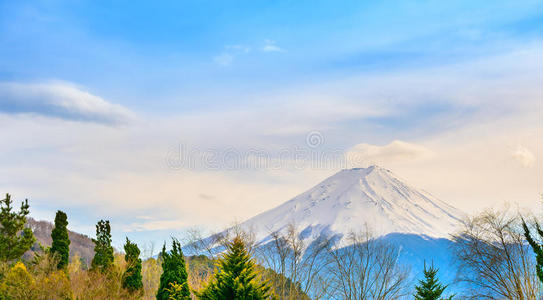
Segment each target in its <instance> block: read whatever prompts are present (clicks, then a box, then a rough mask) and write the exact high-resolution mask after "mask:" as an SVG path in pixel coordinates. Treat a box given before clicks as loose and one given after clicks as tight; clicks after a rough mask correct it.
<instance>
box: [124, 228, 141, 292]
mask: <svg viewBox="0 0 543 300" xmlns="http://www.w3.org/2000/svg"><path fill="white" fill-rule="evenodd" d="M124 252H125V255H124V260H125V261H126V270H125V272H124V274H123V278H122V283H123V288H125V289H127V290H128V291H129V292H131V293H136V292H141V290H142V289H143V282H142V276H141V258H140V249H139V248H138V245H136V244H135V243H132V242H131V241H130V240H129V239H128V238H126V244H124Z"/></svg>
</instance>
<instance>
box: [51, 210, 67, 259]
mask: <svg viewBox="0 0 543 300" xmlns="http://www.w3.org/2000/svg"><path fill="white" fill-rule="evenodd" d="M51 238H52V239H53V244H52V245H51V250H50V251H51V254H53V255H56V256H58V257H59V262H58V266H57V268H58V269H64V268H65V267H66V266H67V265H68V260H69V258H70V238H69V237H68V217H67V216H66V213H64V212H63V211H60V210H59V211H57V214H56V216H55V228H54V229H53V231H52V232H51Z"/></svg>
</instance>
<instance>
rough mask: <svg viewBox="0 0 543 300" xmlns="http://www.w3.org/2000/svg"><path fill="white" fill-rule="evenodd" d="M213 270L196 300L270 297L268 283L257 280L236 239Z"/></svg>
mask: <svg viewBox="0 0 543 300" xmlns="http://www.w3.org/2000/svg"><path fill="white" fill-rule="evenodd" d="M217 267H218V271H217V273H216V274H215V276H214V278H213V279H212V280H211V281H210V282H209V284H208V285H207V286H206V287H204V289H203V290H201V291H200V292H198V293H196V296H197V297H198V299H203V300H218V299H232V300H263V299H270V298H271V297H272V295H271V293H270V287H269V286H268V284H267V283H263V282H260V281H259V279H258V278H257V273H256V272H255V263H254V261H253V259H252V258H251V255H250V254H249V253H248V251H247V249H246V247H245V244H244V242H243V241H242V239H241V238H240V237H236V238H234V240H233V241H232V242H231V243H230V244H229V245H228V248H227V252H226V253H225V254H224V255H223V256H222V257H221V258H220V259H219V261H218V263H217Z"/></svg>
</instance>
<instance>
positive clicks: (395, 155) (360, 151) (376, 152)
mask: <svg viewBox="0 0 543 300" xmlns="http://www.w3.org/2000/svg"><path fill="white" fill-rule="evenodd" d="M346 155H347V159H348V160H349V162H350V163H351V164H352V165H353V166H358V167H360V166H368V165H373V164H377V165H387V164H390V163H404V162H412V161H416V160H420V159H424V158H429V157H432V156H433V152H432V151H430V150H429V149H427V148H426V147H424V146H421V145H416V144H411V143H407V142H403V141H397V140H396V141H392V142H391V143H389V144H388V145H385V146H377V145H371V144H358V145H355V146H354V147H352V148H351V149H349V150H348V151H347V154H346Z"/></svg>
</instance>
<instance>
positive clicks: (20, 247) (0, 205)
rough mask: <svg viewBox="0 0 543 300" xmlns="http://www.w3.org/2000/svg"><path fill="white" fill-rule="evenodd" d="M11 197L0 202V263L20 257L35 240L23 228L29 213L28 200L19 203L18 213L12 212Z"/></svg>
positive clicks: (28, 229) (27, 230)
mask: <svg viewBox="0 0 543 300" xmlns="http://www.w3.org/2000/svg"><path fill="white" fill-rule="evenodd" d="M12 203H13V201H11V196H10V195H9V194H6V198H5V199H3V200H0V209H1V210H0V261H4V262H5V261H10V260H14V259H17V258H19V257H21V256H22V255H23V254H24V253H25V252H26V251H28V250H29V249H30V247H32V245H33V244H34V242H35V241H36V239H35V238H34V234H33V233H32V230H31V229H30V228H28V227H25V224H26V216H27V215H28V214H29V213H30V210H29V207H30V206H29V205H28V199H25V201H24V202H22V203H21V209H20V210H19V212H14V211H12V210H13V207H12V206H11V204H12Z"/></svg>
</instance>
